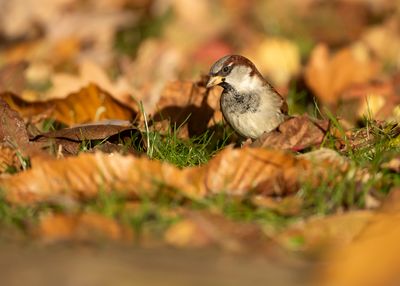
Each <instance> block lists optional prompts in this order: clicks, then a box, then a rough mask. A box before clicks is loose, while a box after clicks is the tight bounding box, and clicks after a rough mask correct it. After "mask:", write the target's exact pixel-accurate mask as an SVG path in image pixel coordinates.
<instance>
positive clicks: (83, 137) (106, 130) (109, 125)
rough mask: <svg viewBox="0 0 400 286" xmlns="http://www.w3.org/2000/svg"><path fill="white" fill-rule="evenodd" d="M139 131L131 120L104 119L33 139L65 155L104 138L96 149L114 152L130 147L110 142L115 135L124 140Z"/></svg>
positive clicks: (75, 153)
mask: <svg viewBox="0 0 400 286" xmlns="http://www.w3.org/2000/svg"><path fill="white" fill-rule="evenodd" d="M137 132H138V130H137V129H136V128H134V127H133V126H132V124H131V123H130V122H129V121H123V120H104V121H99V122H92V123H87V124H80V125H75V126H73V127H70V128H64V129H60V130H56V131H50V132H47V133H43V134H40V135H38V136H35V137H34V138H32V139H31V141H34V142H40V143H42V144H46V143H47V144H46V145H47V147H49V148H50V149H51V150H53V151H54V150H57V152H59V153H61V154H63V155H64V154H65V155H77V154H78V153H79V152H80V151H82V147H83V146H82V145H83V144H84V143H90V141H91V140H102V142H101V144H99V145H96V146H95V147H94V149H95V150H100V151H102V152H105V153H112V152H119V151H122V150H123V149H125V150H128V148H124V147H123V146H119V145H117V144H113V143H111V142H109V141H117V140H112V139H113V137H114V136H116V135H118V138H117V139H118V140H124V137H125V136H128V137H129V140H130V139H131V138H132V134H133V133H137ZM139 137H140V136H139ZM114 139H115V138H114ZM139 140H140V139H139ZM117 143H118V142H117ZM86 151H88V150H86ZM57 155H60V154H57Z"/></svg>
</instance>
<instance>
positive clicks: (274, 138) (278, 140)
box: [251, 115, 329, 151]
mask: <svg viewBox="0 0 400 286" xmlns="http://www.w3.org/2000/svg"><path fill="white" fill-rule="evenodd" d="M328 130H329V122H328V121H327V120H316V119H314V120H313V119H311V118H310V117H308V116H307V115H303V116H298V117H292V118H290V119H288V120H286V121H285V122H283V123H281V124H280V125H279V126H278V128H277V129H276V130H273V131H271V132H269V133H265V134H263V135H261V137H260V138H258V139H257V140H256V141H254V142H253V143H252V144H251V146H252V147H269V148H276V149H291V150H294V151H300V150H303V149H306V148H309V147H312V146H317V145H319V144H321V143H322V141H323V140H324V137H325V134H326V133H327V132H328Z"/></svg>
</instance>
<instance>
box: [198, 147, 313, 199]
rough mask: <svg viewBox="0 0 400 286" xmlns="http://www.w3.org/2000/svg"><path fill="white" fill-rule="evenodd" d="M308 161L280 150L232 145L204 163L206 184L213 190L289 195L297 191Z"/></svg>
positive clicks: (232, 193)
mask: <svg viewBox="0 0 400 286" xmlns="http://www.w3.org/2000/svg"><path fill="white" fill-rule="evenodd" d="M308 163H309V162H307V161H305V160H301V159H296V157H295V156H293V155H291V154H289V153H287V152H282V151H277V150H267V149H260V148H242V149H241V150H238V149H230V148H228V149H225V150H224V151H222V152H221V153H220V154H219V155H218V156H216V157H215V158H214V159H212V160H211V161H210V162H209V163H208V164H207V165H206V166H204V168H206V174H205V184H206V186H207V189H208V190H209V191H210V192H211V193H212V194H215V193H219V192H221V191H225V192H226V193H228V194H231V195H244V194H246V193H248V192H249V191H252V192H253V193H255V194H261V195H266V196H268V195H286V194H289V193H293V192H295V191H297V189H298V187H299V178H300V177H301V176H302V175H300V174H304V173H305V172H307V169H308V167H310V166H309V165H308Z"/></svg>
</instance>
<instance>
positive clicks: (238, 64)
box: [206, 55, 288, 140]
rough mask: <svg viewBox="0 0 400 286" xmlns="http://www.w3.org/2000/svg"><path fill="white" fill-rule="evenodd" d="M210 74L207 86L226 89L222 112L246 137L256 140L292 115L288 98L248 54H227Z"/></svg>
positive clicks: (215, 64) (230, 123) (216, 63)
mask: <svg viewBox="0 0 400 286" xmlns="http://www.w3.org/2000/svg"><path fill="white" fill-rule="evenodd" d="M209 76H210V79H209V80H208V83H207V86H206V87H207V88H211V87H213V86H215V85H219V86H221V87H222V88H223V92H222V94H221V98H220V105H221V110H222V114H223V115H224V118H225V120H226V121H227V122H228V123H229V125H230V126H231V127H232V128H233V129H234V130H235V131H236V132H237V133H238V134H239V135H241V136H242V137H245V138H251V139H252V140H255V139H257V138H259V137H260V136H261V135H262V134H263V133H266V132H270V131H272V130H274V129H275V128H276V127H277V126H278V125H279V124H280V123H282V122H283V121H284V120H285V119H286V118H287V117H288V106H287V103H286V101H285V100H284V99H283V97H282V96H281V95H280V94H279V93H278V92H277V91H276V90H275V89H274V88H273V87H272V86H271V85H270V84H269V83H268V82H267V81H266V80H265V79H264V78H263V76H262V75H261V73H260V72H259V71H258V70H257V68H256V66H255V65H254V64H253V63H252V62H251V61H250V60H249V59H247V58H246V57H244V56H241V55H227V56H224V57H223V58H221V59H219V60H218V61H216V62H215V63H214V64H213V65H212V67H211V69H210V73H209Z"/></svg>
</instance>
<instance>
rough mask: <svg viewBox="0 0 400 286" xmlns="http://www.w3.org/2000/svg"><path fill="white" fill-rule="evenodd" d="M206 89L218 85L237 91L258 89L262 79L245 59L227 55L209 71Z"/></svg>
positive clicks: (252, 65) (253, 66)
mask: <svg viewBox="0 0 400 286" xmlns="http://www.w3.org/2000/svg"><path fill="white" fill-rule="evenodd" d="M209 75H210V79H209V81H208V83H207V88H210V87H213V86H215V85H220V86H222V87H223V88H233V89H235V90H237V91H248V90H253V89H257V88H260V87H261V86H262V85H263V80H264V79H263V77H262V76H261V74H260V72H259V71H258V70H257V68H256V67H255V65H254V64H253V63H252V62H251V61H250V60H249V59H247V58H246V57H243V56H240V55H228V56H225V57H223V58H221V59H219V60H218V61H216V62H215V63H214V64H213V65H212V67H211V69H210V73H209Z"/></svg>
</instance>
